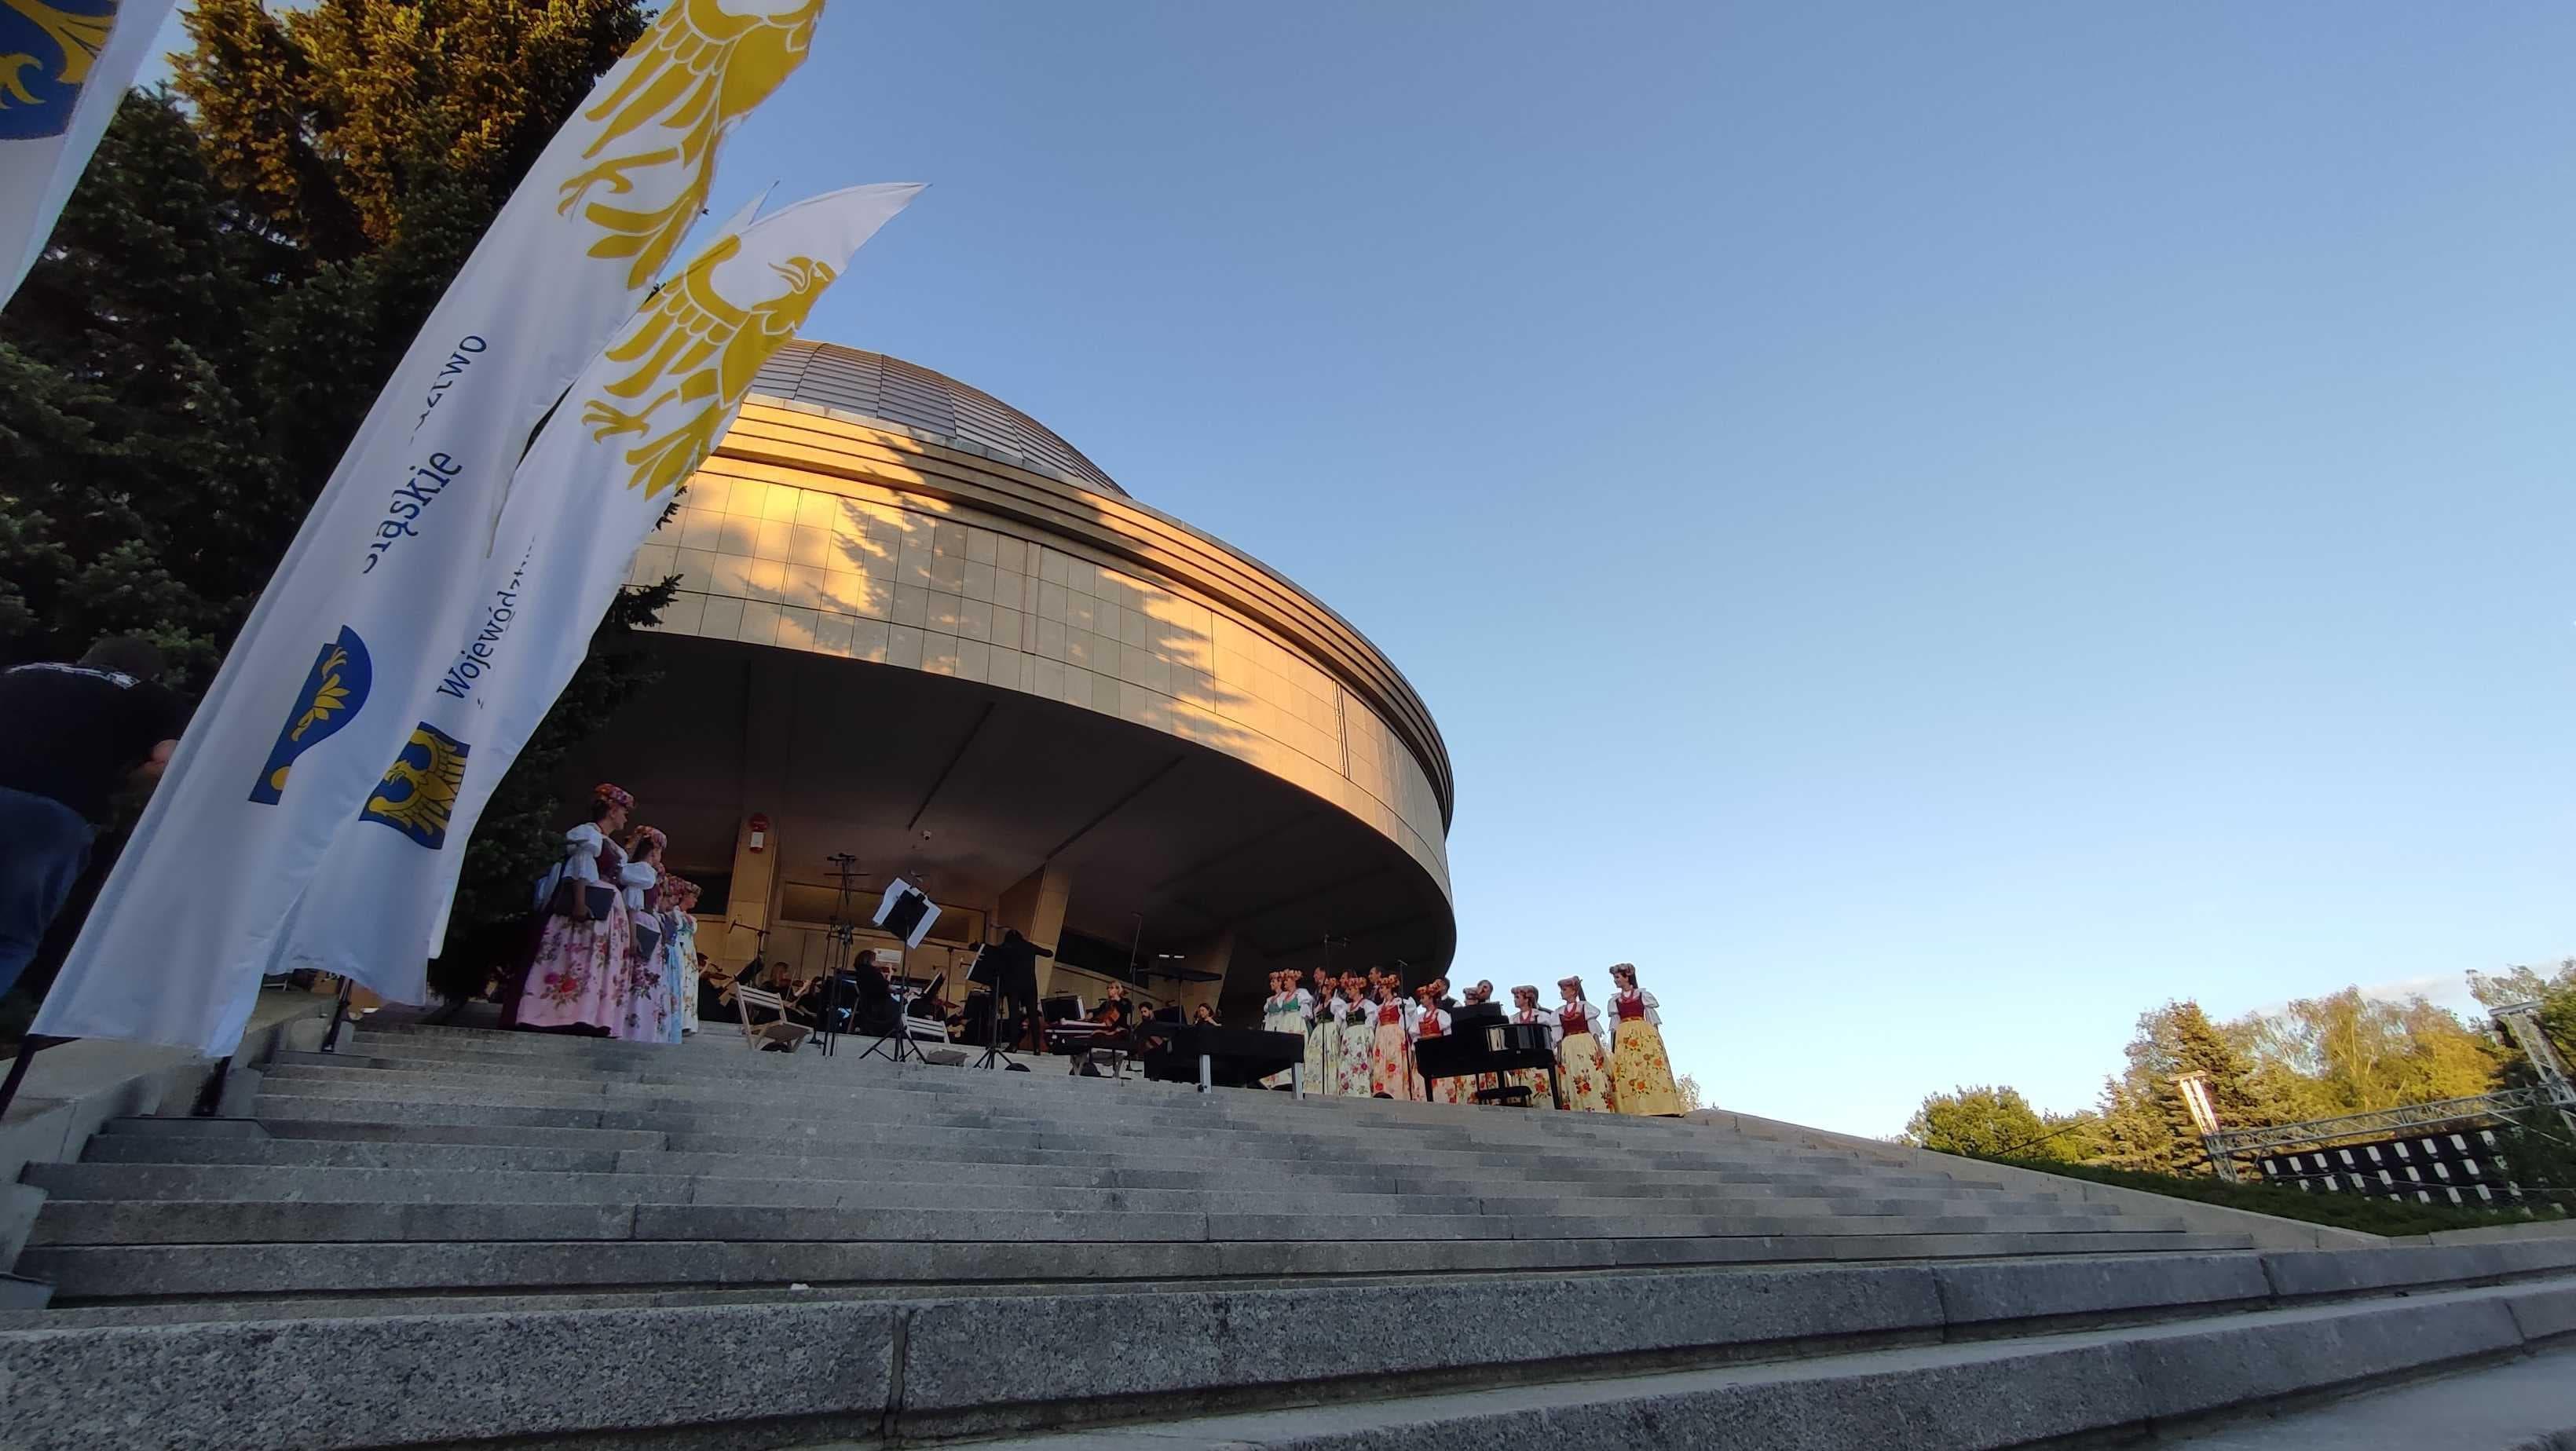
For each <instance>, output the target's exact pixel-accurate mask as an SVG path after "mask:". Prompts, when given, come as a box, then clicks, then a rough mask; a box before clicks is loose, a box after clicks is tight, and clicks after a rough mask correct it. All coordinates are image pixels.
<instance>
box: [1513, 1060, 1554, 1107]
mask: <svg viewBox="0 0 2576 1451" xmlns="http://www.w3.org/2000/svg"><path fill="white" fill-rule="evenodd" d="M1503 1082H1504V1084H1505V1085H1507V1086H1508V1085H1510V1084H1515V1083H1517V1084H1519V1085H1520V1086H1521V1087H1523V1088H1526V1089H1528V1090H1529V1106H1530V1107H1532V1108H1554V1107H1556V1098H1555V1096H1554V1095H1553V1094H1551V1093H1549V1092H1548V1091H1547V1070H1546V1069H1544V1068H1514V1069H1510V1070H1508V1071H1506V1072H1505V1073H1504V1074H1503Z"/></svg>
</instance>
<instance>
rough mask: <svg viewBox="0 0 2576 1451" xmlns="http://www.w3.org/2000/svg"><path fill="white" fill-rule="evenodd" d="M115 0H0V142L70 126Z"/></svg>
mask: <svg viewBox="0 0 2576 1451" xmlns="http://www.w3.org/2000/svg"><path fill="white" fill-rule="evenodd" d="M116 6H117V0H61V3H59V4H49V3H47V0H0V141H32V140H36V139H38V138H40V137H45V136H60V135H62V134H63V133H64V132H65V131H67V130H70V129H71V124H72V109H73V107H75V106H77V105H79V104H80V94H81V87H82V86H84V85H86V84H88V82H89V73H90V67H91V66H93V65H95V64H96V63H97V61H98V53H99V52H100V51H101V50H103V49H105V48H106V47H107V36H108V32H109V31H111V30H114V29H115V28H116Z"/></svg>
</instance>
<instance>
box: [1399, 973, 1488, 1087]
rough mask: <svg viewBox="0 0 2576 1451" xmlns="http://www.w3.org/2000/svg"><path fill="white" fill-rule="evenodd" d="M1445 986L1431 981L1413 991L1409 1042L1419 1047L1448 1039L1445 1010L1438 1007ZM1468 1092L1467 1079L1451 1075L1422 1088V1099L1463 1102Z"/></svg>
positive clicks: (1444, 982)
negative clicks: (1411, 1034)
mask: <svg viewBox="0 0 2576 1451" xmlns="http://www.w3.org/2000/svg"><path fill="white" fill-rule="evenodd" d="M1448 985H1449V980H1448V979H1447V978H1435V979H1433V980H1432V981H1430V982H1427V983H1425V984H1423V985H1422V986H1421V987H1420V988H1419V989H1417V990H1416V991H1415V992H1414V994H1413V996H1414V998H1415V999H1416V1005H1415V1007H1414V1009H1413V1041H1414V1043H1415V1044H1417V1045H1419V1044H1421V1043H1424V1042H1428V1041H1433V1040H1437V1039H1440V1038H1446V1037H1448V1036H1449V1028H1450V1023H1449V1011H1448V1009H1446V1008H1443V1007H1441V1006H1440V993H1441V990H1442V989H1444V988H1446V987H1447V986H1448ZM1472 1091H1473V1088H1472V1086H1471V1084H1470V1082H1469V1080H1467V1079H1464V1078H1458V1077H1455V1076H1452V1077H1449V1078H1443V1079H1440V1080H1438V1081H1436V1082H1433V1083H1431V1084H1428V1085H1426V1086H1425V1087H1424V1089H1423V1094H1422V1097H1423V1099H1424V1101H1425V1102H1429V1103H1465V1102H1466V1101H1467V1096H1468V1094H1469V1093H1471V1092H1472Z"/></svg>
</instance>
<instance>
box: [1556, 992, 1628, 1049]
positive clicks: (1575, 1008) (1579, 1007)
mask: <svg viewBox="0 0 2576 1451" xmlns="http://www.w3.org/2000/svg"><path fill="white" fill-rule="evenodd" d="M1569 1013H1580V1014H1582V1015H1583V1023H1584V1027H1585V1028H1587V1029H1588V1030H1590V1032H1591V1034H1592V1036H1593V1037H1594V1038H1595V1039H1598V1040H1599V1041H1600V1044H1601V1056H1602V1057H1604V1058H1607V1057H1609V1056H1610V1053H1611V1047H1612V1040H1613V1039H1614V1038H1616V1036H1617V1035H1618V1032H1619V1025H1618V1024H1616V1023H1614V1022H1612V1021H1610V1015H1609V1014H1608V1013H1605V1012H1603V1011H1601V1010H1600V1009H1599V1008H1596V1007H1594V1006H1593V1005H1592V1004H1590V1003H1587V1002H1584V1001H1583V1000H1582V999H1580V998H1577V999H1576V1000H1574V1001H1573V1002H1570V1003H1560V1004H1559V1005H1558V1006H1557V1009H1556V1015H1557V1016H1556V1040H1557V1042H1559V1043H1563V1042H1564V1041H1565V1018H1566V1015H1567V1014H1569Z"/></svg>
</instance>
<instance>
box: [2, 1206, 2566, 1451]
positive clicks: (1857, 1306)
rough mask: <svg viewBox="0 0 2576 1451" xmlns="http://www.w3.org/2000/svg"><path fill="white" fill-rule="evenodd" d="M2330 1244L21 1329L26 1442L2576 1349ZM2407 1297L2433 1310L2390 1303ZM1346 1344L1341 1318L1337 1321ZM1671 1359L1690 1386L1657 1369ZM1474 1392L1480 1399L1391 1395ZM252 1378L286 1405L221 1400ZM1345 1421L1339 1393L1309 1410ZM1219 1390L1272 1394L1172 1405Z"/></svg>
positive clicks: (1915, 1414)
mask: <svg viewBox="0 0 2576 1451" xmlns="http://www.w3.org/2000/svg"><path fill="white" fill-rule="evenodd" d="M1175 1248H1179V1247H1175ZM654 1249H655V1250H656V1251H659V1252H667V1250H668V1247H654ZM328 1252H329V1251H306V1252H305V1253H307V1254H313V1253H328ZM352 1257H353V1258H355V1256H354V1254H353V1256H352ZM2325 1258H2326V1260H2327V1261H2330V1262H2331V1268H2333V1269H2334V1270H2335V1271H2336V1273H2332V1274H2327V1273H2324V1270H2325V1269H2326V1268H2328V1266H2325V1265H2317V1266H2310V1267H2308V1268H2307V1277H2308V1278H2311V1279H2318V1280H2323V1281H2328V1282H2331V1283H2332V1285H2333V1289H2332V1290H2331V1291H2329V1293H2333V1294H2338V1295H2365V1294H2371V1293H2373V1292H2374V1291H2376V1292H2379V1293H2380V1294H2381V1295H2382V1296H2383V1297H2380V1298H2363V1299H2347V1300H2341V1301H2334V1302H2314V1301H2298V1300H2294V1299H2293V1298H2292V1297H2291V1296H2289V1295H2287V1294H2285V1293H2284V1292H2283V1291H2282V1290H2281V1289H2280V1288H2279V1287H2278V1286H2279V1281H2280V1280H2281V1279H2282V1276H2281V1275H2280V1274H2279V1273H2277V1271H2276V1266H2275V1263H2274V1261H2275V1257H2273V1256H2263V1255H2253V1254H2229V1255H2193V1254H2174V1255H2156V1256H2147V1257H2121V1258H2088V1259H2073V1260H2063V1261H2050V1262H2039V1263H2032V1262H1958V1263H1944V1264H1933V1265H1866V1266H1762V1267H1753V1268H1740V1269H1729V1270H1669V1269H1667V1270H1658V1271H1655V1272H1652V1273H1634V1272H1603V1273H1574V1274H1556V1275H1551V1276H1550V1277H1549V1279H1548V1280H1547V1282H1546V1285H1545V1288H1544V1297H1543V1298H1537V1292H1538V1290H1539V1287H1537V1286H1534V1285H1532V1284H1531V1283H1530V1282H1528V1281H1527V1280H1525V1279H1521V1278H1517V1277H1511V1276H1491V1275H1467V1276H1462V1277H1458V1278H1451V1279H1443V1280H1434V1281H1404V1280H1380V1281H1372V1282H1365V1283H1355V1284H1349V1285H1334V1286H1315V1287H1308V1288H1267V1287H1259V1286H1249V1285H1158V1286H1155V1287H1154V1291H1155V1292H1153V1293H1133V1294H1123V1295H1121V1294H1103V1293H1101V1292H1100V1287H1087V1289H1086V1292H1084V1293H1060V1292H1043V1291H1039V1292H1022V1291H1015V1292H1013V1293H1010V1294H1007V1295H985V1296H965V1295H955V1294H943V1295H940V1296H937V1297H933V1298H927V1299H924V1298H918V1297H901V1296H897V1297H878V1298H841V1299H828V1300H816V1299H809V1300H803V1301H797V1300H792V1299H791V1300H785V1301H780V1302H776V1303H761V1304H746V1303H728V1304H718V1305H687V1306H680V1305H675V1306H643V1307H624V1308H592V1309H581V1310H551V1309H546V1308H543V1307H542V1306H540V1305H531V1304H524V1303H523V1304H519V1305H515V1306H513V1307H511V1308H508V1309H492V1308H488V1307H489V1306H490V1304H491V1302H490V1301H488V1300H486V1301H467V1302H460V1303H466V1304H472V1305H474V1306H475V1307H476V1308H475V1309H473V1310H471V1311H468V1312H464V1313H454V1314H434V1313H433V1314H392V1315H382V1316H372V1317H366V1318H354V1319H352V1318H311V1319H294V1318H289V1319H269V1320H254V1321H205V1322H186V1321H173V1322H170V1323H161V1324H138V1325H122V1326H97V1327H85V1328H80V1329H76V1330H47V1331H36V1332H29V1331H23V1330H14V1329H11V1330H0V1383H6V1384H8V1385H9V1386H10V1387H11V1397H10V1426H11V1439H10V1444H11V1445H12V1446H13V1447H23V1448H25V1451H92V1448H95V1447H97V1446H99V1445H101V1444H149V1445H153V1446H158V1447H168V1448H172V1451H248V1448H253V1447H259V1448H267V1447H275V1446H287V1445H292V1446H298V1447H311V1448H317V1451H337V1448H354V1447H359V1446H391V1445H405V1446H430V1445H442V1444H449V1443H460V1442H486V1441H520V1442H529V1441H536V1442H548V1443H552V1442H556V1441H562V1440H569V1439H572V1438H578V1437H583V1436H586V1435H592V1434H606V1435H610V1436H613V1437H615V1438H616V1439H618V1440H620V1441H632V1440H643V1439H651V1438H654V1437H658V1436H669V1435H683V1436H684V1435H688V1434H690V1433H693V1432H694V1433H696V1434H697V1435H699V1436H700V1437H701V1438H713V1437H719V1436H724V1435H727V1434H732V1433H736V1432H737V1431H738V1429H739V1428H740V1427H742V1426H744V1425H746V1424H751V1423H757V1424H759V1425H760V1427H761V1428H762V1435H763V1439H762V1440H761V1441H760V1442H759V1444H769V1445H778V1444H786V1443H788V1442H789V1441H794V1442H797V1443H800V1444H806V1445H819V1444H821V1443H824V1442H828V1441H831V1440H832V1438H833V1437H835V1436H849V1437H857V1438H862V1439H864V1440H866V1441H868V1442H870V1443H872V1444H873V1443H877V1442H880V1441H881V1440H883V1439H885V1438H902V1439H905V1440H914V1439H935V1438H939V1437H956V1436H972V1435H984V1436H993V1435H1003V1434H1011V1433H1028V1432H1033V1431H1035V1432H1043V1431H1044V1430H1045V1429H1046V1428H1047V1427H1049V1426H1050V1425H1051V1424H1057V1423H1061V1422H1062V1421H1065V1420H1073V1421H1076V1422H1081V1421H1093V1422H1098V1421H1108V1420H1123V1421H1124V1422H1127V1423H1129V1424H1127V1425H1114V1424H1113V1425H1105V1426H1102V1427H1101V1428H1100V1429H1097V1430H1094V1431H1091V1432H1089V1433H1087V1434H1082V1435H1058V1436H1053V1437H1043V1438H1041V1439H1039V1440H1038V1441H1037V1442H1036V1443H1035V1444H1039V1445H1046V1444H1050V1443H1052V1444H1055V1445H1059V1446H1063V1447H1066V1448H1074V1447H1080V1448H1085V1451H1110V1448H1121V1451H1130V1448H1144V1447H1153V1448H1158V1451H1159V1448H1171V1447H1176V1446H1190V1445H1218V1444H1224V1445H1262V1446H1269V1445H1299V1446H1314V1447H1324V1446H1331V1447H1335V1448H1341V1447H1349V1448H1353V1451H1356V1448H1359V1447H1361V1446H1367V1447H1369V1448H1372V1451H1379V1448H1384V1447H1388V1446H1396V1445H1415V1446H1425V1447H1447V1446H1457V1447H1467V1446H1479V1447H1481V1446H1488V1445H1498V1446H1515V1447H1517V1446H1524V1445H1527V1446H1549V1447H1557V1446H1621V1447H1640V1448H1657V1447H1664V1446H1706V1445H1726V1446H1730V1447H1753V1448H1769V1447H1796V1448H1801V1451H1827V1448H1842V1447H1856V1446H1880V1445H1889V1444H1900V1443H1901V1444H1906V1445H1937V1446H1942V1447H1956V1448H1973V1447H2001V1446H2010V1445H2019V1444H2026V1443H2029V1442H2033V1441H2037V1440H2043V1439H2052V1438H2071V1437H2085V1438H2093V1439H2106V1438H2107V1439H2120V1438H2121V1436H2122V1433H2130V1432H2135V1431H2137V1430H2138V1429H2140V1428H2142V1427H2144V1426H2147V1425H2149V1424H2151V1423H2152V1424H2159V1425H2161V1424H2163V1423H2165V1422H2168V1421H2171V1420H2175V1419H2180V1418H2184V1417H2189V1416H2193V1415H2199V1414H2206V1413H2208V1412H2210V1411H2214V1410H2220V1409H2226V1408H2229V1407H2236V1406H2244V1405H2248V1404H2253V1403H2257V1402H2260V1401H2264V1400H2268V1399H2274V1398H2279V1397H2284V1396H2289V1395H2294V1394H2299V1393H2302V1392H2307V1391H2313V1390H2318V1389H2323V1388H2327V1387H2331V1386H2334V1385H2339V1384H2346V1383H2349V1382H2351V1381H2353V1380H2356V1379H2360V1378H2364V1377H2368V1376H2384V1375H2390V1374H2395V1373H2400V1372H2411V1371H2418V1370H2422V1369H2425V1368H2430V1367H2438V1366H2441V1365H2444V1364H2449V1363H2454V1362H2457V1361H2459V1360H2462V1359H2464V1358H2469V1357H2475V1356H2482V1355H2501V1354H2510V1353H2514V1352H2516V1351H2519V1350H2521V1349H2524V1348H2527V1347H2529V1346H2532V1345H2535V1344H2540V1343H2545V1342H2547V1341H2548V1340H2550V1339H2551V1338H2553V1337H2558V1336H2563V1335H2565V1334H2567V1333H2568V1332H2569V1331H2571V1330H2576V1283H2571V1282H2570V1281H2569V1280H2567V1279H2565V1278H2564V1277H2561V1278H2557V1279H2541V1280H2525V1281H2520V1282H2515V1283H2509V1284H2503V1285H2496V1286H2491V1287H2488V1288H2478V1289H2459V1288H2451V1287H2450V1283H2451V1282H2453V1281H2455V1280H2456V1279H2457V1278H2458V1272H2459V1271H2461V1270H2476V1271H2480V1272H2483V1273H2484V1274H2486V1275H2487V1276H2489V1277H2492V1276H2494V1275H2499V1274H2503V1273H2507V1272H2509V1271H2510V1270H2511V1269H2512V1266H2508V1265H2506V1264H2504V1263H2503V1262H2502V1260H2501V1259H2500V1257H2498V1256H2495V1255H2492V1254H2488V1253H2485V1252H2484V1247H2481V1252H2480V1253H2479V1254H2476V1255H2472V1256H2468V1257H2466V1258H2465V1259H2462V1260H2458V1261H2456V1262H2442V1263H2435V1262H2431V1261H2427V1260H2424V1259H2422V1258H2420V1257H2417V1256H2415V1255H2413V1254H2412V1253H2411V1252H2408V1251H2364V1252H2342V1253H2340V1254H2332V1255H2328V1256H2326V1257H2325ZM2525 1268H2528V1266H2527V1265H2526V1266H2525ZM2397 1286H2403V1287H2405V1288H2407V1289H2410V1290H2414V1291H2416V1292H2417V1293H2414V1294H2412V1295H2411V1296H2409V1297H2406V1298H2396V1297H2394V1296H2393V1295H2388V1294H2387V1293H2386V1292H2387V1291H2388V1290H2389V1289H2390V1288H2391V1287H2397ZM424 1303H425V1302H424ZM71 1313H72V1314H73V1315H75V1316H76V1315H79V1314H81V1313H83V1312H78V1311H74V1312H71ZM2142 1321H2154V1322H2157V1323H2147V1324H2141V1323H2138V1322H2142ZM1318 1326H1323V1327H1330V1329H1331V1331H1332V1333H1330V1334H1321V1335H1318V1334H1312V1333H1307V1332H1310V1331H1311V1330H1312V1329H1313V1328H1314V1327H1318ZM2069 1327H2082V1328H2069ZM1426 1330H1435V1331H1436V1333H1425V1332H1426ZM1945 1341H1948V1342H1958V1343H1944V1342H1945ZM1004 1347H1007V1352H1006V1353H1005V1352H1003V1350H1002V1348H1004ZM1748 1361H1749V1362H1752V1363H1749V1364H1748V1363H1745V1362H1748ZM612 1365H613V1366H615V1367H616V1368H617V1373H616V1374H613V1375H603V1374H600V1373H599V1370H600V1367H602V1366H612ZM353 1366H363V1367H366V1368H367V1370H366V1373H363V1374H361V1373H352V1371H351V1367H353ZM729 1367H734V1368H738V1367H752V1368H755V1370H754V1371H752V1372H750V1373H741V1372H738V1371H735V1370H728V1369H726V1368H729ZM1650 1368H1651V1369H1660V1370H1661V1371H1662V1373H1661V1374H1659V1375H1651V1376H1646V1375H1639V1374H1638V1373H1637V1372H1638V1371H1639V1370H1640V1369H1650ZM1462 1379H1465V1380H1470V1381H1472V1382H1473V1383H1474V1384H1475V1385H1476V1386H1477V1387H1478V1389H1476V1390H1474V1391H1473V1392H1471V1393H1468V1394H1463V1395H1458V1396H1452V1397H1442V1398H1436V1399H1411V1400H1398V1399H1391V1398H1390V1397H1392V1396H1394V1395H1395V1394H1396V1393H1399V1392H1402V1391H1405V1390H1409V1389H1413V1388H1416V1387H1419V1386H1421V1385H1424V1384H1426V1383H1427V1384H1435V1385H1454V1384H1457V1383H1459V1382H1460V1381H1461V1380H1462ZM223 1386H231V1387H245V1386H247V1387H257V1388H258V1389H259V1394H256V1395H217V1394H209V1393H208V1387H223ZM1318 1401H1322V1402H1327V1403H1329V1404H1330V1407H1331V1408H1330V1409H1328V1410H1324V1411H1298V1410H1295V1409H1293V1408H1294V1407H1297V1406H1300V1405H1311V1404H1313V1403H1315V1402H1318ZM1210 1404H1220V1405H1230V1406H1235V1407H1243V1408H1247V1410H1246V1412H1245V1413H1244V1414H1242V1415H1238V1416H1235V1417H1231V1418H1228V1419H1227V1420H1226V1421H1225V1422H1223V1423H1218V1422H1213V1421H1186V1420H1177V1419H1173V1418H1174V1417H1176V1416H1183V1415H1187V1414H1188V1413H1189V1412H1190V1411H1191V1410H1193V1409H1195V1408H1204V1407H1206V1406H1208V1405H1210ZM1311 1416H1328V1417H1329V1416H1339V1417H1343V1418H1345V1419H1344V1420H1342V1421H1338V1422H1332V1423H1329V1424H1327V1423H1318V1422H1316V1421H1313V1420H1311V1419H1306V1418H1307V1417H1311Z"/></svg>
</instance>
